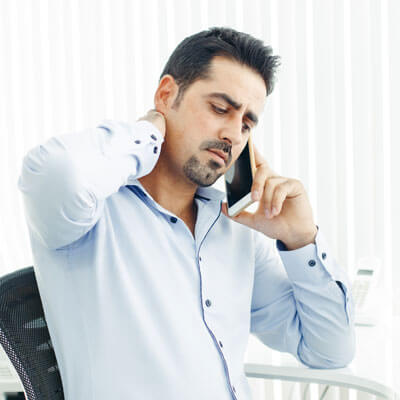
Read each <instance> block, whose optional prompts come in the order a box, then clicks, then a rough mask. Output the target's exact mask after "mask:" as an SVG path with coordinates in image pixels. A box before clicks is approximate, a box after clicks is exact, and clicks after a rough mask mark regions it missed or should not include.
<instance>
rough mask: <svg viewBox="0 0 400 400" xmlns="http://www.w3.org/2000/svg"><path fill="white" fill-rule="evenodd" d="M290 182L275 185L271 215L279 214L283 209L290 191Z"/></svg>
mask: <svg viewBox="0 0 400 400" xmlns="http://www.w3.org/2000/svg"><path fill="white" fill-rule="evenodd" d="M289 186H290V183H289V182H288V181H286V182H282V183H280V184H278V185H277V186H275V190H274V193H273V197H272V200H271V216H272V217H274V216H276V215H279V213H280V212H281V210H282V205H283V202H284V201H285V199H286V197H287V195H288V193H289V191H290V188H289Z"/></svg>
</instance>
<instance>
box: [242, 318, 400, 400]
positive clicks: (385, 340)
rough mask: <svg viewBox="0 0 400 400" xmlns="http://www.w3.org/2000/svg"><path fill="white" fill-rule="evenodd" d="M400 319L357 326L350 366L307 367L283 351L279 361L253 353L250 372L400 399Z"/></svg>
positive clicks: (253, 375) (248, 363) (249, 358)
mask: <svg viewBox="0 0 400 400" xmlns="http://www.w3.org/2000/svg"><path fill="white" fill-rule="evenodd" d="M399 322H400V321H399V318H392V320H391V321H389V322H388V323H384V322H381V324H380V325H378V326H375V327H370V326H357V327H356V341H357V347H356V355H355V358H354V360H353V361H352V363H351V364H350V365H349V366H348V367H347V368H339V369H313V368H307V367H306V366H304V365H302V364H300V363H299V362H298V361H297V360H296V359H295V358H294V357H293V356H292V355H290V354H287V353H284V354H283V353H282V355H281V360H279V362H272V363H268V364H265V363H260V362H259V360H256V359H257V358H258V359H259V358H260V357H255V355H254V354H253V355H251V354H249V355H248V356H247V358H246V363H245V372H246V376H247V377H250V378H264V379H280V380H286V381H295V382H309V383H322V384H328V385H334V386H343V387H347V388H352V389H356V390H361V391H365V392H368V393H371V394H373V395H376V396H382V397H383V398H387V399H400V382H399V380H398V379H396V378H398V376H399V372H400V363H399V361H398V358H400V346H399V344H398V343H397V342H396V341H395V340H396V339H397V338H400V335H399V333H400V329H399ZM392 338H393V339H394V340H393V342H392ZM256 340H257V339H256ZM260 345H261V346H263V345H262V344H261V343H260ZM264 347H265V346H264ZM267 350H268V349H267ZM269 351H270V350H269ZM254 361H255V362H254Z"/></svg>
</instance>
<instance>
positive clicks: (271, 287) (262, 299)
mask: <svg viewBox="0 0 400 400" xmlns="http://www.w3.org/2000/svg"><path fill="white" fill-rule="evenodd" d="M255 239H256V265H255V277H254V288H253V298H252V307H251V332H252V333H253V334H254V335H255V336H256V337H257V338H258V339H260V340H261V341H262V342H263V343H264V344H266V345H268V346H270V347H271V348H273V349H275V350H279V351H284V352H289V353H291V354H293V355H294V356H295V357H296V358H297V359H298V360H299V361H301V362H302V363H303V364H305V365H307V366H309V367H314V368H341V367H344V366H346V365H347V364H348V363H350V361H351V360H352V359H353V357H354V352H355V336H354V321H353V301H352V298H351V293H350V289H349V282H348V278H347V276H346V273H345V272H344V270H343V269H342V268H341V267H340V266H339V265H338V264H337V262H336V261H335V259H334V257H333V253H332V252H331V251H330V249H329V247H328V246H327V243H326V241H325V238H324V236H323V235H322V233H321V232H320V231H319V230H318V233H317V236H316V238H315V242H316V243H315V244H312V243H311V244H308V245H306V246H304V247H302V248H298V249H296V250H292V251H285V250H284V249H283V247H282V246H283V244H282V243H281V242H280V241H277V246H278V249H275V248H273V243H274V242H273V241H271V240H268V238H267V237H266V236H264V235H262V234H260V233H258V232H255ZM323 253H325V256H322V254H323ZM311 260H314V261H315V264H314V262H311V263H310V261H311Z"/></svg>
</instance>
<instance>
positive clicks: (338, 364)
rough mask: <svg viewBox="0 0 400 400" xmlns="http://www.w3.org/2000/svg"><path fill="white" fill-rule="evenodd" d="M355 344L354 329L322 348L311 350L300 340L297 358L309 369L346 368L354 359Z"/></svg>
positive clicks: (310, 347) (311, 348) (310, 346)
mask: <svg viewBox="0 0 400 400" xmlns="http://www.w3.org/2000/svg"><path fill="white" fill-rule="evenodd" d="M355 353H356V343H355V335H354V329H350V330H349V332H348V333H346V334H344V335H342V336H341V337H340V338H339V339H337V340H332V342H330V343H326V344H325V345H324V347H323V348H321V346H319V348H318V349H316V348H313V347H312V345H308V344H306V343H304V341H303V340H302V341H301V342H300V345H299V347H298V352H297V358H298V359H299V361H300V362H301V363H302V364H304V365H306V366H307V367H310V368H319V369H335V368H345V367H347V366H348V365H349V364H350V363H351V362H352V361H353V360H354V357H355Z"/></svg>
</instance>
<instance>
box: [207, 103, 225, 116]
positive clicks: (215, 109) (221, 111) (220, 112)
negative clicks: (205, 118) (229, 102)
mask: <svg viewBox="0 0 400 400" xmlns="http://www.w3.org/2000/svg"><path fill="white" fill-rule="evenodd" d="M211 107H212V108H213V110H214V111H215V112H216V113H217V114H225V113H226V112H227V111H228V110H225V109H224V108H219V107H217V106H214V104H211Z"/></svg>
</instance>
